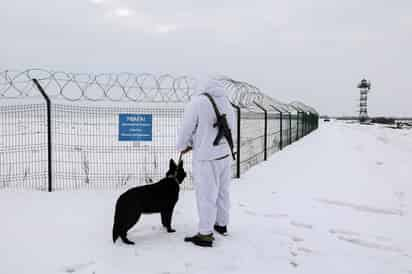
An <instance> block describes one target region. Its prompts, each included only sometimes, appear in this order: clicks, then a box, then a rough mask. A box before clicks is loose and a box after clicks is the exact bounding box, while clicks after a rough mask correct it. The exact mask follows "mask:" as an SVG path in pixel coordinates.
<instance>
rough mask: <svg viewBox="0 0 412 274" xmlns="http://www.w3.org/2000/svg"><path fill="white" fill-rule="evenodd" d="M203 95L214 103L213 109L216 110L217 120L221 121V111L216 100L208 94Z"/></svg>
mask: <svg viewBox="0 0 412 274" xmlns="http://www.w3.org/2000/svg"><path fill="white" fill-rule="evenodd" d="M202 94H203V95H205V96H206V97H207V98H208V99H209V101H210V102H211V103H212V106H213V109H214V110H215V113H216V119H219V117H220V112H219V109H218V108H217V105H216V102H215V100H213V98H212V96H211V95H210V94H209V93H207V92H205V93H202Z"/></svg>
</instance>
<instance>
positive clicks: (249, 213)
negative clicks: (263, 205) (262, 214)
mask: <svg viewBox="0 0 412 274" xmlns="http://www.w3.org/2000/svg"><path fill="white" fill-rule="evenodd" d="M245 213H246V214H248V215H251V216H256V215H257V214H256V212H254V211H251V210H245Z"/></svg>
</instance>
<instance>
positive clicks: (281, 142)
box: [270, 105, 283, 150]
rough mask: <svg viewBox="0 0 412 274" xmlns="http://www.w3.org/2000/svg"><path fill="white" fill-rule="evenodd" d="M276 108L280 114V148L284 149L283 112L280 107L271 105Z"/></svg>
mask: <svg viewBox="0 0 412 274" xmlns="http://www.w3.org/2000/svg"><path fill="white" fill-rule="evenodd" d="M270 106H271V107H272V108H273V109H274V110H276V111H277V112H279V115H280V141H279V149H280V150H282V149H283V113H282V111H281V110H279V109H278V108H276V107H275V106H273V105H270Z"/></svg>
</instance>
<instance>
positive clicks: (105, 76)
mask: <svg viewBox="0 0 412 274" xmlns="http://www.w3.org/2000/svg"><path fill="white" fill-rule="evenodd" d="M33 79H37V80H38V82H39V83H40V85H41V86H42V87H43V89H44V90H45V92H46V93H47V94H48V95H49V96H50V97H51V98H57V99H63V100H66V101H70V102H79V101H91V102H101V101H111V102H121V101H131V102H139V103H146V102H162V103H166V102H172V103H185V102H187V101H189V100H190V98H191V96H192V95H193V94H195V93H196V89H198V88H199V87H198V85H197V80H196V79H195V78H194V77H191V76H186V75H183V76H177V77H176V76H173V75H171V74H161V75H158V76H157V75H155V74H151V73H139V74H136V73H130V72H124V73H117V74H115V73H101V74H91V73H68V72H62V71H49V70H45V69H28V70H25V71H12V70H4V71H0V99H19V98H25V97H31V96H39V95H40V93H39V91H38V90H37V87H36V86H35V85H34V82H33ZM217 80H219V81H221V82H222V83H223V86H224V87H225V89H226V92H227V94H228V97H229V99H230V100H231V102H232V103H233V104H235V105H238V106H239V107H241V108H251V107H255V103H258V104H261V105H265V106H270V105H274V106H276V107H278V108H280V109H282V110H287V109H289V110H290V109H291V108H290V105H288V104H284V103H281V102H279V101H277V100H276V99H274V98H272V97H270V96H268V95H266V94H264V93H263V92H262V91H261V90H260V89H259V88H258V87H256V86H254V85H252V84H249V83H247V82H244V81H238V80H234V79H232V78H230V77H226V76H223V77H219V78H218V79H217ZM298 107H300V108H302V107H303V108H304V109H305V110H307V111H310V112H314V113H316V110H314V109H313V108H311V107H309V106H306V105H304V104H302V103H300V102H298Z"/></svg>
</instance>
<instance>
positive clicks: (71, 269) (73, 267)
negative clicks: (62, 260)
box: [63, 261, 95, 273]
mask: <svg viewBox="0 0 412 274" xmlns="http://www.w3.org/2000/svg"><path fill="white" fill-rule="evenodd" d="M94 264H95V262H93V261H91V262H88V263H83V264H76V265H71V266H67V267H65V268H64V270H63V271H64V272H66V273H75V272H77V271H79V270H83V269H85V268H87V267H89V266H91V265H94Z"/></svg>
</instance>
